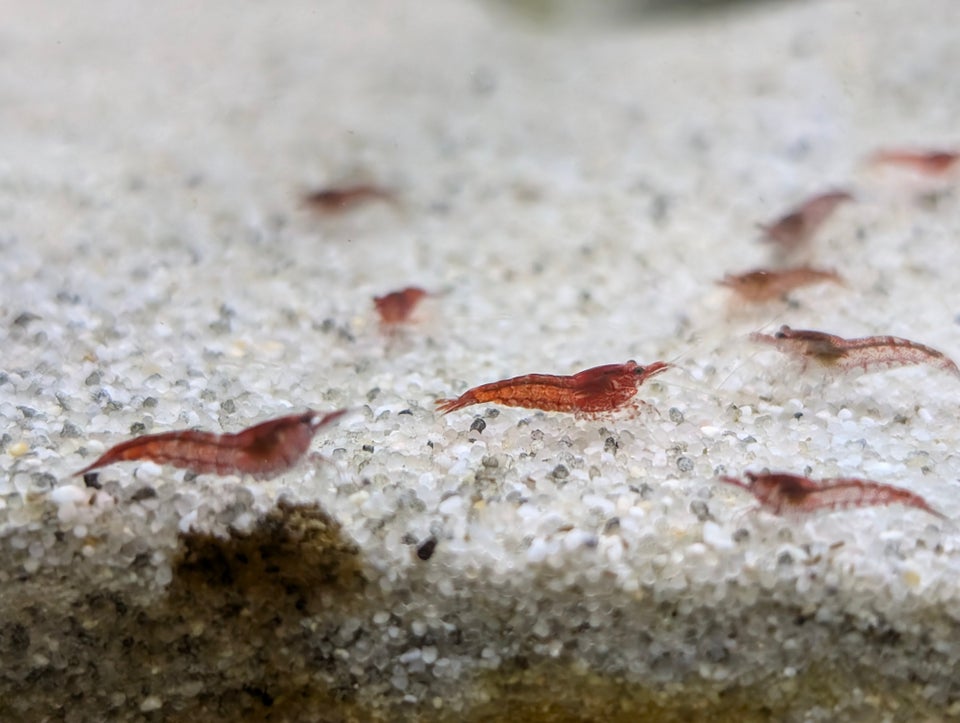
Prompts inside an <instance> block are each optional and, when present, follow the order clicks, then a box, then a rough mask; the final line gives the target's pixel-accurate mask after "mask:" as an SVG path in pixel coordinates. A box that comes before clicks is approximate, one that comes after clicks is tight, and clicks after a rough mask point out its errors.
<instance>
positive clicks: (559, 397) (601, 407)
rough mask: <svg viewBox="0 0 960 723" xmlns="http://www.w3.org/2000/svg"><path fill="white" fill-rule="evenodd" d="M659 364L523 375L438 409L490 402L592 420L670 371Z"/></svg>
mask: <svg viewBox="0 0 960 723" xmlns="http://www.w3.org/2000/svg"><path fill="white" fill-rule="evenodd" d="M670 366H671V365H670V364H668V363H666V362H662V361H658V362H653V363H652V364H648V365H647V366H644V367H642V366H640V365H639V364H637V363H636V362H635V361H633V360H632V359H631V360H630V361H628V362H626V363H625V364H606V365H604V366H599V367H593V368H591V369H584V370H583V371H582V372H579V373H577V374H573V375H571V376H557V375H553V374H524V375H523V376H519V377H513V378H511V379H503V380H501V381H498V382H491V383H489V384H482V385H480V386H478V387H473V388H472V389H468V390H467V391H466V392H464V393H463V394H461V395H460V396H459V397H457V398H456V399H441V400H439V401H438V402H437V409H438V410H439V411H441V412H442V413H443V414H448V413H449V412H453V411H455V410H457V409H463V408H464V407H469V406H471V405H473V404H483V403H486V402H492V403H494V404H503V405H505V406H508V407H524V408H527V409H541V410H543V411H546V412H571V413H573V414H576V415H578V416H584V417H592V416H596V415H599V414H602V413H605V412H615V411H617V410H618V409H622V408H623V407H625V406H626V405H627V404H628V403H629V402H630V400H631V399H632V398H633V397H634V395H636V393H637V391H638V389H639V388H640V385H641V384H643V383H644V382H645V381H646V380H647V379H649V378H650V377H652V376H654V375H655V374H659V373H660V372H662V371H664V370H665V369H668V368H670Z"/></svg>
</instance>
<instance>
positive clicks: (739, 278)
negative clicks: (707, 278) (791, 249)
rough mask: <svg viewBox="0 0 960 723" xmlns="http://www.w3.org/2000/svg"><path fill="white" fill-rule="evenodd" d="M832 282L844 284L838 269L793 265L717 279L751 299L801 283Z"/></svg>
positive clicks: (771, 296)
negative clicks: (787, 267)
mask: <svg viewBox="0 0 960 723" xmlns="http://www.w3.org/2000/svg"><path fill="white" fill-rule="evenodd" d="M824 282H831V283H834V284H842V283H843V279H842V278H841V277H840V275H839V274H838V273H837V272H836V271H831V270H829V269H815V268H813V267H811V266H794V267H792V268H789V269H754V270H753V271H748V272H746V273H743V274H727V275H726V276H724V277H723V279H721V280H720V281H718V282H717V283H718V284H720V285H721V286H726V287H728V288H729V289H731V290H732V291H734V292H735V293H736V294H737V296H738V297H740V298H741V299H742V300H744V301H747V302H751V303H760V302H764V301H770V300H771V299H776V298H780V297H783V296H785V295H786V294H787V293H789V292H790V291H793V290H794V289H796V288H799V287H801V286H809V285H811V284H821V283H824Z"/></svg>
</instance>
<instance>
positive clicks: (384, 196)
mask: <svg viewBox="0 0 960 723" xmlns="http://www.w3.org/2000/svg"><path fill="white" fill-rule="evenodd" d="M370 201H386V202H387V203H391V204H396V202H397V199H396V196H395V195H394V193H393V192H392V191H388V190H387V189H385V188H381V187H379V186H373V185H368V184H360V185H356V186H342V187H331V188H321V189H319V190H316V191H311V192H310V193H308V194H307V195H306V196H304V197H303V203H304V205H305V206H307V207H308V208H311V209H313V210H314V211H318V212H319V213H323V214H328V215H332V214H336V213H342V212H344V211H350V210H352V209H354V208H356V207H357V206H360V205H362V204H364V203H368V202H370Z"/></svg>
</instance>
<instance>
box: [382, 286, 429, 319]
mask: <svg viewBox="0 0 960 723" xmlns="http://www.w3.org/2000/svg"><path fill="white" fill-rule="evenodd" d="M427 295H428V294H427V292H426V291H424V290H423V289H421V288H420V287H418V286H408V287H407V288H405V289H400V290H399V291H392V292H390V293H389V294H386V295H384V296H375V297H373V303H374V306H376V307H377V312H378V313H379V314H380V321H381V323H383V324H385V325H387V326H392V325H396V324H402V323H403V322H405V321H407V320H408V319H409V318H410V315H411V314H412V313H413V310H414V309H415V308H416V306H417V304H419V303H420V301H421V299H423V298H424V297H425V296H427Z"/></svg>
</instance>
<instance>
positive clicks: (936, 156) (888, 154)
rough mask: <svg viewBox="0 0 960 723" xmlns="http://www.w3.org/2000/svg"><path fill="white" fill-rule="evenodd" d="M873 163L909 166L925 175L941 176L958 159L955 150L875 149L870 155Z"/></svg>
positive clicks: (959, 155)
mask: <svg viewBox="0 0 960 723" xmlns="http://www.w3.org/2000/svg"><path fill="white" fill-rule="evenodd" d="M869 160H870V162H871V163H873V164H874V165H894V166H904V167H907V168H911V169H913V170H914V171H916V172H917V173H921V174H923V175H925V176H942V175H943V174H945V173H947V171H949V170H950V169H951V168H953V167H954V166H955V165H956V163H957V161H958V160H960V153H958V152H956V151H908V150H889V151H877V152H876V153H874V154H873V155H872V156H870V159H869Z"/></svg>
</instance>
